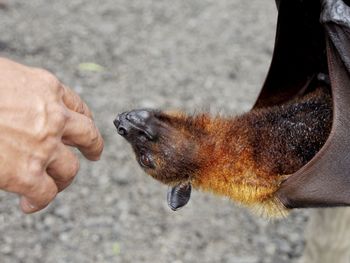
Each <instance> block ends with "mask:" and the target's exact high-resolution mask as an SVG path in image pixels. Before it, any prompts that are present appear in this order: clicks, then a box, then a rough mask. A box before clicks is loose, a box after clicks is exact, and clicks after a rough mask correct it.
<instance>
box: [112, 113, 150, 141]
mask: <svg viewBox="0 0 350 263" xmlns="http://www.w3.org/2000/svg"><path fill="white" fill-rule="evenodd" d="M155 118H156V117H155V115H154V111H153V110H146V109H141V110H132V111H128V112H123V113H121V114H119V115H118V116H117V117H116V118H115V120H114V121H113V123H114V125H115V127H116V128H117V131H118V133H119V134H120V135H121V136H123V137H124V138H126V139H136V138H137V137H139V136H144V137H146V138H147V139H148V140H154V139H155V138H156V136H157V132H156V127H155V126H156V125H155V121H154V120H155Z"/></svg>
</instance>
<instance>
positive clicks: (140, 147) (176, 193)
mask: <svg viewBox="0 0 350 263" xmlns="http://www.w3.org/2000/svg"><path fill="white" fill-rule="evenodd" d="M114 125H115V126H116V128H117V131H118V133H119V134H120V135H121V136H123V137H124V138H125V139H126V140H127V141H128V142H129V143H130V144H131V146H132V148H133V150H134V153H135V156H136V160H137V162H138V163H139V165H140V166H141V167H142V168H143V169H144V171H145V172H146V173H147V174H149V175H151V176H152V177H153V178H155V179H156V180H158V181H160V182H162V183H164V184H167V185H169V186H171V188H170V190H169V192H168V204H169V206H170V207H171V208H172V209H173V210H176V209H177V208H179V207H181V206H183V205H185V204H186V203H187V201H188V200H189V198H190V193H191V184H190V181H191V179H192V177H193V176H194V175H195V174H196V172H197V171H198V169H199V167H200V158H198V150H199V145H198V139H199V138H198V136H200V134H201V133H202V131H201V129H198V131H193V129H197V128H198V127H197V126H194V125H191V122H190V121H189V120H188V119H187V118H186V117H185V116H184V115H182V114H179V113H170V114H169V113H164V112H161V111H158V110H149V109H141V110H132V111H129V112H123V113H121V114H119V115H118V116H117V117H116V119H115V120H114ZM194 134H195V135H196V136H194Z"/></svg>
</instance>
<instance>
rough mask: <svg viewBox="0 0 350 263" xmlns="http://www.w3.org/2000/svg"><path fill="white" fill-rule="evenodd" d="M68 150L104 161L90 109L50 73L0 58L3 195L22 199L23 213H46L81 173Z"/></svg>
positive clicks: (1, 177)
mask: <svg viewBox="0 0 350 263" xmlns="http://www.w3.org/2000/svg"><path fill="white" fill-rule="evenodd" d="M68 146H74V147H77V148H78V149H79V150H80V152H81V153H82V154H83V155H84V156H85V157H86V158H87V159H89V160H92V161H95V160H98V159H99V158H100V155H101V153H102V150H103V139H102V137H101V135H100V133H99V131H98V129H97V128H96V126H95V124H94V121H93V119H92V114H91V112H90V110H89V108H88V107H87V105H86V104H85V103H84V102H83V101H82V100H81V98H80V97H79V96H78V95H77V94H76V93H74V92H73V91H72V90H71V89H69V88H68V87H66V86H64V85H63V84H62V83H60V82H59V81H58V79H57V78H56V77H55V76H53V75H52V74H51V73H49V72H47V71H45V70H42V69H37V68H30V67H26V66H23V65H20V64H17V63H15V62H13V61H10V60H7V59H4V58H0V189H3V190H5V191H9V192H13V193H17V194H19V195H20V196H21V200H20V206H21V209H22V210H23V212H25V213H33V212H36V211H38V210H41V209H43V208H44V207H46V206H47V205H48V204H49V203H50V202H51V201H52V200H53V199H54V198H55V196H56V195H57V193H58V192H60V191H62V190H63V189H65V188H66V187H67V186H68V185H69V184H70V183H71V182H72V180H73V179H74V177H75V175H76V174H77V172H78V170H79V160H78V158H77V157H76V156H75V154H74V153H73V152H72V151H71V149H70V147H68Z"/></svg>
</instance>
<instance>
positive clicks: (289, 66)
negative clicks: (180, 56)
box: [254, 0, 350, 208]
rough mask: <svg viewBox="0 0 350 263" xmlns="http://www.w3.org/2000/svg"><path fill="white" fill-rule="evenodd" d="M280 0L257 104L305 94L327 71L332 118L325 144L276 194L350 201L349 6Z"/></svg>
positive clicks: (302, 203) (287, 199) (289, 202)
mask: <svg viewBox="0 0 350 263" xmlns="http://www.w3.org/2000/svg"><path fill="white" fill-rule="evenodd" d="M277 2H278V10H279V14H278V21H277V33H276V43H275V48H274V53H273V58H272V62H271V66H270V70H269V73H268V75H267V77H266V80H265V83H264V86H263V88H262V90H261V92H260V95H259V97H258V99H257V101H256V103H255V105H254V108H260V107H266V106H273V105H278V104H281V103H283V102H286V101H288V100H291V99H293V98H295V97H297V96H300V95H303V94H305V93H306V92H307V90H308V89H310V88H313V87H315V84H316V85H319V84H318V83H317V82H316V83H315V81H313V80H314V79H315V76H317V75H318V74H319V73H327V74H329V77H330V87H331V91H332V97H333V122H332V131H331V133H330V136H329V138H328V140H327V141H326V143H325V145H324V146H323V147H322V149H321V150H320V151H319V152H318V153H317V154H316V156H315V157H314V158H313V159H312V160H311V161H310V162H309V163H307V164H306V165H305V166H304V167H302V168H301V169H300V170H299V171H297V172H296V173H294V174H292V175H290V176H289V177H288V178H287V179H286V180H285V181H284V182H283V183H282V184H281V187H280V189H279V190H278V191H277V193H276V197H277V198H278V199H279V200H280V201H281V202H282V203H283V204H284V205H285V206H286V207H288V208H297V207H325V206H341V205H350V171H349V169H350V139H349V137H350V108H349V105H350V33H349V32H350V20H349V18H348V15H347V14H349V13H350V7H349V6H347V5H346V4H345V3H344V2H343V1H338V2H336V3H335V2H334V1H331V0H322V1H287V0H278V1H277ZM321 2H322V4H321ZM346 2H347V4H348V3H349V1H346ZM320 17H321V18H320ZM320 21H321V22H322V23H323V25H322V24H321V23H320ZM325 33H326V37H325ZM325 50H326V51H327V52H325Z"/></svg>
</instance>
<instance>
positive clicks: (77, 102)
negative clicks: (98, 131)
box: [61, 84, 93, 119]
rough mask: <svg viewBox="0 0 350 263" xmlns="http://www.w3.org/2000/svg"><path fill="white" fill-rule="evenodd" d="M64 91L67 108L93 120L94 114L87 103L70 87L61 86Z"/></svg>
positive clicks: (63, 98) (64, 101)
mask: <svg viewBox="0 0 350 263" xmlns="http://www.w3.org/2000/svg"><path fill="white" fill-rule="evenodd" d="M61 86H62V89H63V96H62V100H63V103H64V104H65V105H66V107H67V108H68V109H70V110H72V111H75V112H77V113H80V114H83V115H85V116H86V117H89V118H90V119H92V118H93V117H92V113H91V111H90V109H89V107H88V106H87V105H86V103H85V102H84V101H83V100H82V99H81V98H80V96H79V95H78V94H76V93H75V92H74V91H73V90H72V89H70V88H69V87H67V86H65V85H63V84H61Z"/></svg>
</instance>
